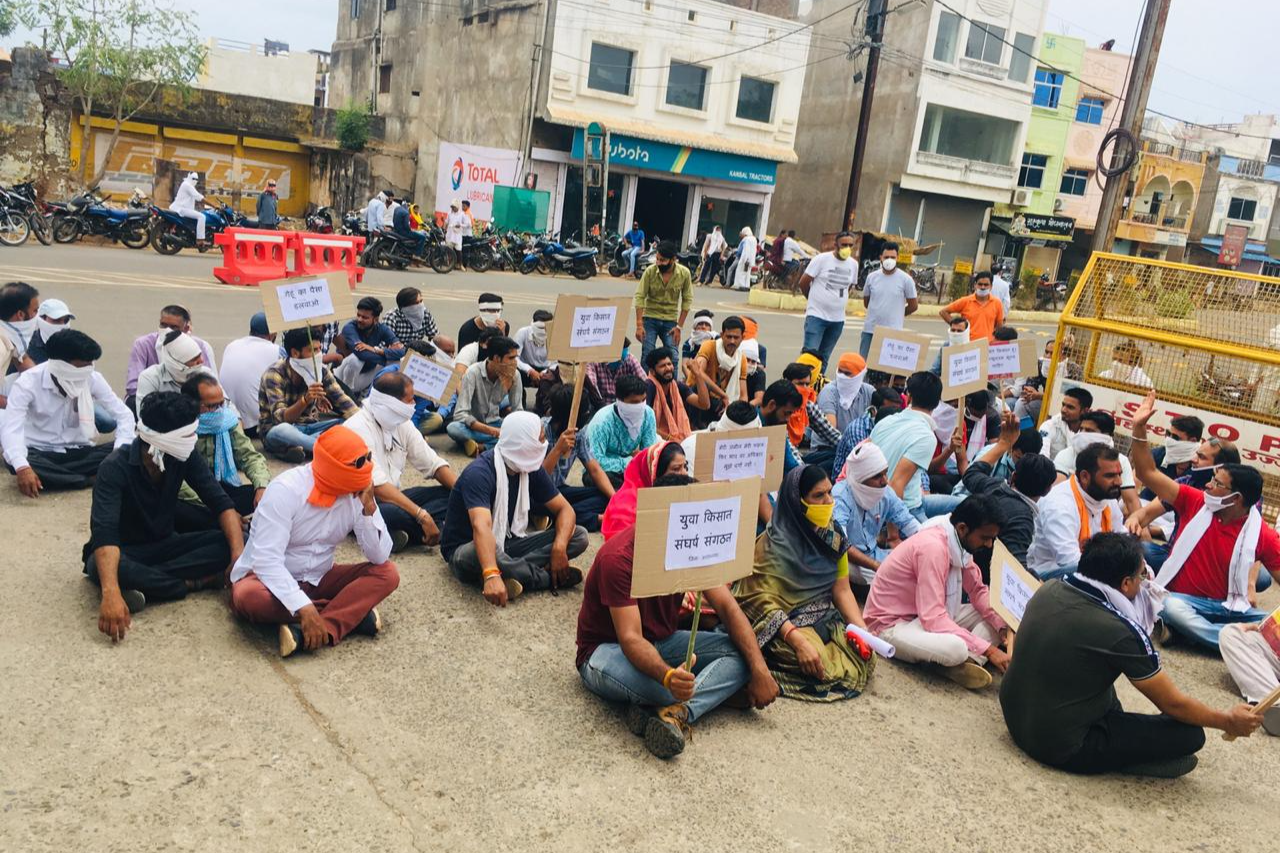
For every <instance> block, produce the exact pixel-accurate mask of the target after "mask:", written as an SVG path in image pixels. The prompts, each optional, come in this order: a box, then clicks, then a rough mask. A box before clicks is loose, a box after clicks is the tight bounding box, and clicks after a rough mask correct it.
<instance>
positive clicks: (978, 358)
mask: <svg viewBox="0 0 1280 853" xmlns="http://www.w3.org/2000/svg"><path fill="white" fill-rule="evenodd" d="M943 357H944V359H945V360H946V362H947V386H948V387H952V388H954V387H957V386H960V385H968V384H969V383H971V382H976V381H978V379H980V378H981V377H982V353H981V352H979V351H978V350H976V349H975V350H968V351H967V352H962V353H956V354H955V355H948V354H947V352H946V350H943Z"/></svg>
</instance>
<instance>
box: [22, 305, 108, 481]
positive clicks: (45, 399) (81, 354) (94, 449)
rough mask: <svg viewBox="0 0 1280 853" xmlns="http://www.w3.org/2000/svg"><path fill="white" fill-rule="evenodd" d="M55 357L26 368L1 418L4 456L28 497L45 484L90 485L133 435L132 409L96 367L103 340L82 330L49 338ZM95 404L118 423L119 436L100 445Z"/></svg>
mask: <svg viewBox="0 0 1280 853" xmlns="http://www.w3.org/2000/svg"><path fill="white" fill-rule="evenodd" d="M46 347H47V353H48V356H49V359H48V360H47V361H45V362H44V363H43V364H40V365H37V366H35V367H32V368H31V369H30V370H27V371H24V372H23V373H21V374H20V375H19V376H18V378H17V379H16V380H14V383H13V387H12V388H11V389H10V390H9V402H8V404H7V407H6V408H5V409H4V410H3V411H4V417H3V418H0V439H2V440H3V446H4V461H5V463H6V464H7V465H8V466H9V469H10V470H11V471H13V472H14V473H15V474H17V478H18V491H20V492H21V493H22V494H24V495H26V496H27V497H29V498H34V497H36V496H37V495H39V493H40V491H41V490H42V489H83V488H85V487H86V486H88V485H89V483H90V478H92V477H94V476H95V475H96V474H97V473H98V469H99V467H100V466H101V465H102V463H103V460H105V459H106V458H107V457H108V455H109V454H110V453H111V451H112V449H113V446H114V447H124V446H127V445H129V444H130V443H131V442H132V441H133V437H134V429H133V415H132V414H130V413H129V410H128V409H127V408H126V407H125V405H124V403H123V402H122V401H121V400H120V398H119V397H117V396H116V395H115V393H114V392H113V391H112V390H111V386H109V385H108V384H107V381H106V380H105V379H103V378H102V374H100V373H98V371H96V370H95V369H94V362H95V361H97V360H98V359H99V358H101V357H102V348H101V347H100V346H98V343H97V342H96V341H94V340H93V339H92V338H90V337H89V336H88V335H86V334H85V333H84V332H81V331H78V330H76V329H68V330H67V331H65V332H60V333H59V334H57V335H54V336H53V337H51V338H50V339H49V342H48V344H47V345H46ZM95 407H101V409H102V410H103V411H104V412H106V413H107V415H108V416H109V417H110V418H111V420H112V421H113V423H114V424H115V442H114V443H113V444H96V441H97V439H98V436H99V433H98V428H97V424H96V422H95V418H94V409H95Z"/></svg>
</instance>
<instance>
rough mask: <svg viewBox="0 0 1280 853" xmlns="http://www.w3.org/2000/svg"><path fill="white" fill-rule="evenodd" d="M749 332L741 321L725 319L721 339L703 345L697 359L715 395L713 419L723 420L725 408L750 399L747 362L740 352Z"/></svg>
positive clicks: (712, 399) (712, 404)
mask: <svg viewBox="0 0 1280 853" xmlns="http://www.w3.org/2000/svg"><path fill="white" fill-rule="evenodd" d="M746 328H747V327H746V324H745V323H743V322H742V318H741V317H735V316H730V317H725V318H724V322H722V323H721V324H720V337H718V338H715V339H714V340H709V341H703V342H702V346H701V347H700V348H699V349H698V353H697V355H695V356H694V359H693V360H694V361H695V362H697V363H698V367H699V368H701V370H702V372H703V373H704V374H706V377H707V390H709V391H710V392H711V411H710V412H709V416H710V417H713V418H719V417H720V415H721V414H722V413H723V412H724V407H725V406H727V405H729V404H730V403H732V402H733V401H734V400H745V399H747V361H746V358H744V357H743V355H742V353H741V352H740V348H741V345H742V339H743V333H744V332H745V331H746Z"/></svg>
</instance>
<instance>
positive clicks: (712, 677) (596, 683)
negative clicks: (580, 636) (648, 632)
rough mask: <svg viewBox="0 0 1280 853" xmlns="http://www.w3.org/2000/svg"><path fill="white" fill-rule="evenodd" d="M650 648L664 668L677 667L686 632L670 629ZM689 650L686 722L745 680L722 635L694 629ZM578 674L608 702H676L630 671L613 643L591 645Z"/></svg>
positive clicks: (748, 675) (734, 652)
mask: <svg viewBox="0 0 1280 853" xmlns="http://www.w3.org/2000/svg"><path fill="white" fill-rule="evenodd" d="M653 645H654V648H656V649H657V650H658V654H660V655H661V656H662V659H663V660H664V661H666V662H667V664H668V665H670V666H679V665H680V664H682V663H684V655H685V652H686V651H687V650H688V647H689V632H688V631H676V632H675V633H674V634H672V635H671V636H670V637H667V638H666V639H665V640H659V641H658V642H656V643H654V644H653ZM693 651H694V654H695V655H697V658H698V660H697V662H696V663H695V664H694V665H693V674H694V688H693V698H692V699H690V700H689V701H688V703H687V704H688V706H689V722H691V723H692V722H693V721H694V720H697V719H698V718H699V717H701V716H702V715H703V714H705V713H706V712H707V711H710V710H711V709H712V708H715V707H716V706H717V705H719V704H720V703H721V702H724V700H726V699H728V698H729V697H730V696H732V695H733V694H735V693H737V692H738V691H739V690H741V689H742V688H743V687H744V686H745V685H746V683H747V682H748V681H749V680H750V679H751V673H750V672H749V671H748V670H747V664H746V662H745V661H743V659H742V656H741V655H739V654H738V649H737V647H736V646H734V644H733V640H731V639H729V635H728V634H721V633H719V632H706V631H700V632H698V638H697V640H695V645H694V648H693ZM578 675H580V676H582V683H583V684H584V685H586V688H587V689H588V690H590V691H591V692H592V693H594V694H596V695H597V696H599V697H600V698H602V699H608V700H609V701H611V702H626V703H628V704H632V705H652V706H656V707H662V706H664V705H674V704H675V702H676V698H675V697H674V696H672V695H671V691H669V690H667V688H665V687H663V686H662V683H661V682H659V681H654V680H653V679H652V678H650V677H649V676H647V675H645V674H644V673H643V672H641V671H640V670H638V669H636V668H635V667H634V666H633V665H632V664H631V661H629V660H627V656H626V654H624V653H623V651H622V646H620V645H618V644H617V643H604V644H603V645H600V646H597V647H596V650H595V651H594V652H592V653H591V657H589V658H587V661H586V663H584V664H583V665H582V667H581V668H580V669H579V670H578Z"/></svg>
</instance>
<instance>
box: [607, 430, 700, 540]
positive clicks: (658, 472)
mask: <svg viewBox="0 0 1280 853" xmlns="http://www.w3.org/2000/svg"><path fill="white" fill-rule="evenodd" d="M688 473H689V466H688V460H687V458H686V457H685V455H684V448H683V447H681V446H680V443H679V442H676V441H659V442H657V443H655V444H653V445H650V446H649V447H646V448H645V449H643V450H641V451H640V452H639V453H637V454H636V455H635V456H634V457H632V459H631V461H630V462H629V463H627V470H626V473H625V474H624V475H623V477H622V486H621V487H620V488H619V489H618V491H617V492H615V493H614V495H613V499H612V500H610V501H609V507H608V509H606V510H605V512H604V518H603V522H602V524H601V526H600V532H601V533H603V534H604V538H605V539H606V540H608V539H612V538H613V537H614V536H615V535H616V534H618V533H620V532H621V531H623V530H626V529H627V528H628V527H630V526H632V525H633V524H635V523H636V501H637V498H638V494H639V491H640V490H641V489H647V488H649V487H650V486H652V485H653V484H654V482H655V481H656V480H658V479H659V478H660V477H664V476H666V475H668V474H688Z"/></svg>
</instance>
